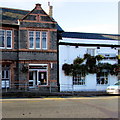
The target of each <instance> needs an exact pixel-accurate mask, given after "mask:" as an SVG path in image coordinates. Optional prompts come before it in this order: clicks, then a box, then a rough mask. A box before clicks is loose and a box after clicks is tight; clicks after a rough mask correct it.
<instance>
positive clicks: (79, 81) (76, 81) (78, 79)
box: [73, 74, 85, 85]
mask: <svg viewBox="0 0 120 120" xmlns="http://www.w3.org/2000/svg"><path fill="white" fill-rule="evenodd" d="M73 85H85V76H84V75H82V74H77V75H75V76H73Z"/></svg>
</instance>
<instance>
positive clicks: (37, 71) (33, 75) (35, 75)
mask: <svg viewBox="0 0 120 120" xmlns="http://www.w3.org/2000/svg"><path fill="white" fill-rule="evenodd" d="M47 74H48V69H47V65H46V64H43V65H35V64H33V65H29V86H30V87H35V86H37V85H47V84H48V81H47Z"/></svg>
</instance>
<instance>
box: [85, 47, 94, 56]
mask: <svg viewBox="0 0 120 120" xmlns="http://www.w3.org/2000/svg"><path fill="white" fill-rule="evenodd" d="M87 53H88V54H90V55H91V56H95V49H93V48H88V49H87Z"/></svg>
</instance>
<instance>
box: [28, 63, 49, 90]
mask: <svg viewBox="0 0 120 120" xmlns="http://www.w3.org/2000/svg"><path fill="white" fill-rule="evenodd" d="M29 66H46V70H45V71H46V73H47V78H46V79H47V80H46V81H47V84H46V85H40V86H48V64H29ZM29 71H37V82H38V73H39V72H40V69H29ZM29 82H32V81H31V80H29ZM31 88H32V87H31Z"/></svg>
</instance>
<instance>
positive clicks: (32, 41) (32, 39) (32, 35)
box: [29, 31, 34, 48]
mask: <svg viewBox="0 0 120 120" xmlns="http://www.w3.org/2000/svg"><path fill="white" fill-rule="evenodd" d="M29 47H30V48H34V32H33V31H30V32H29Z"/></svg>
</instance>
